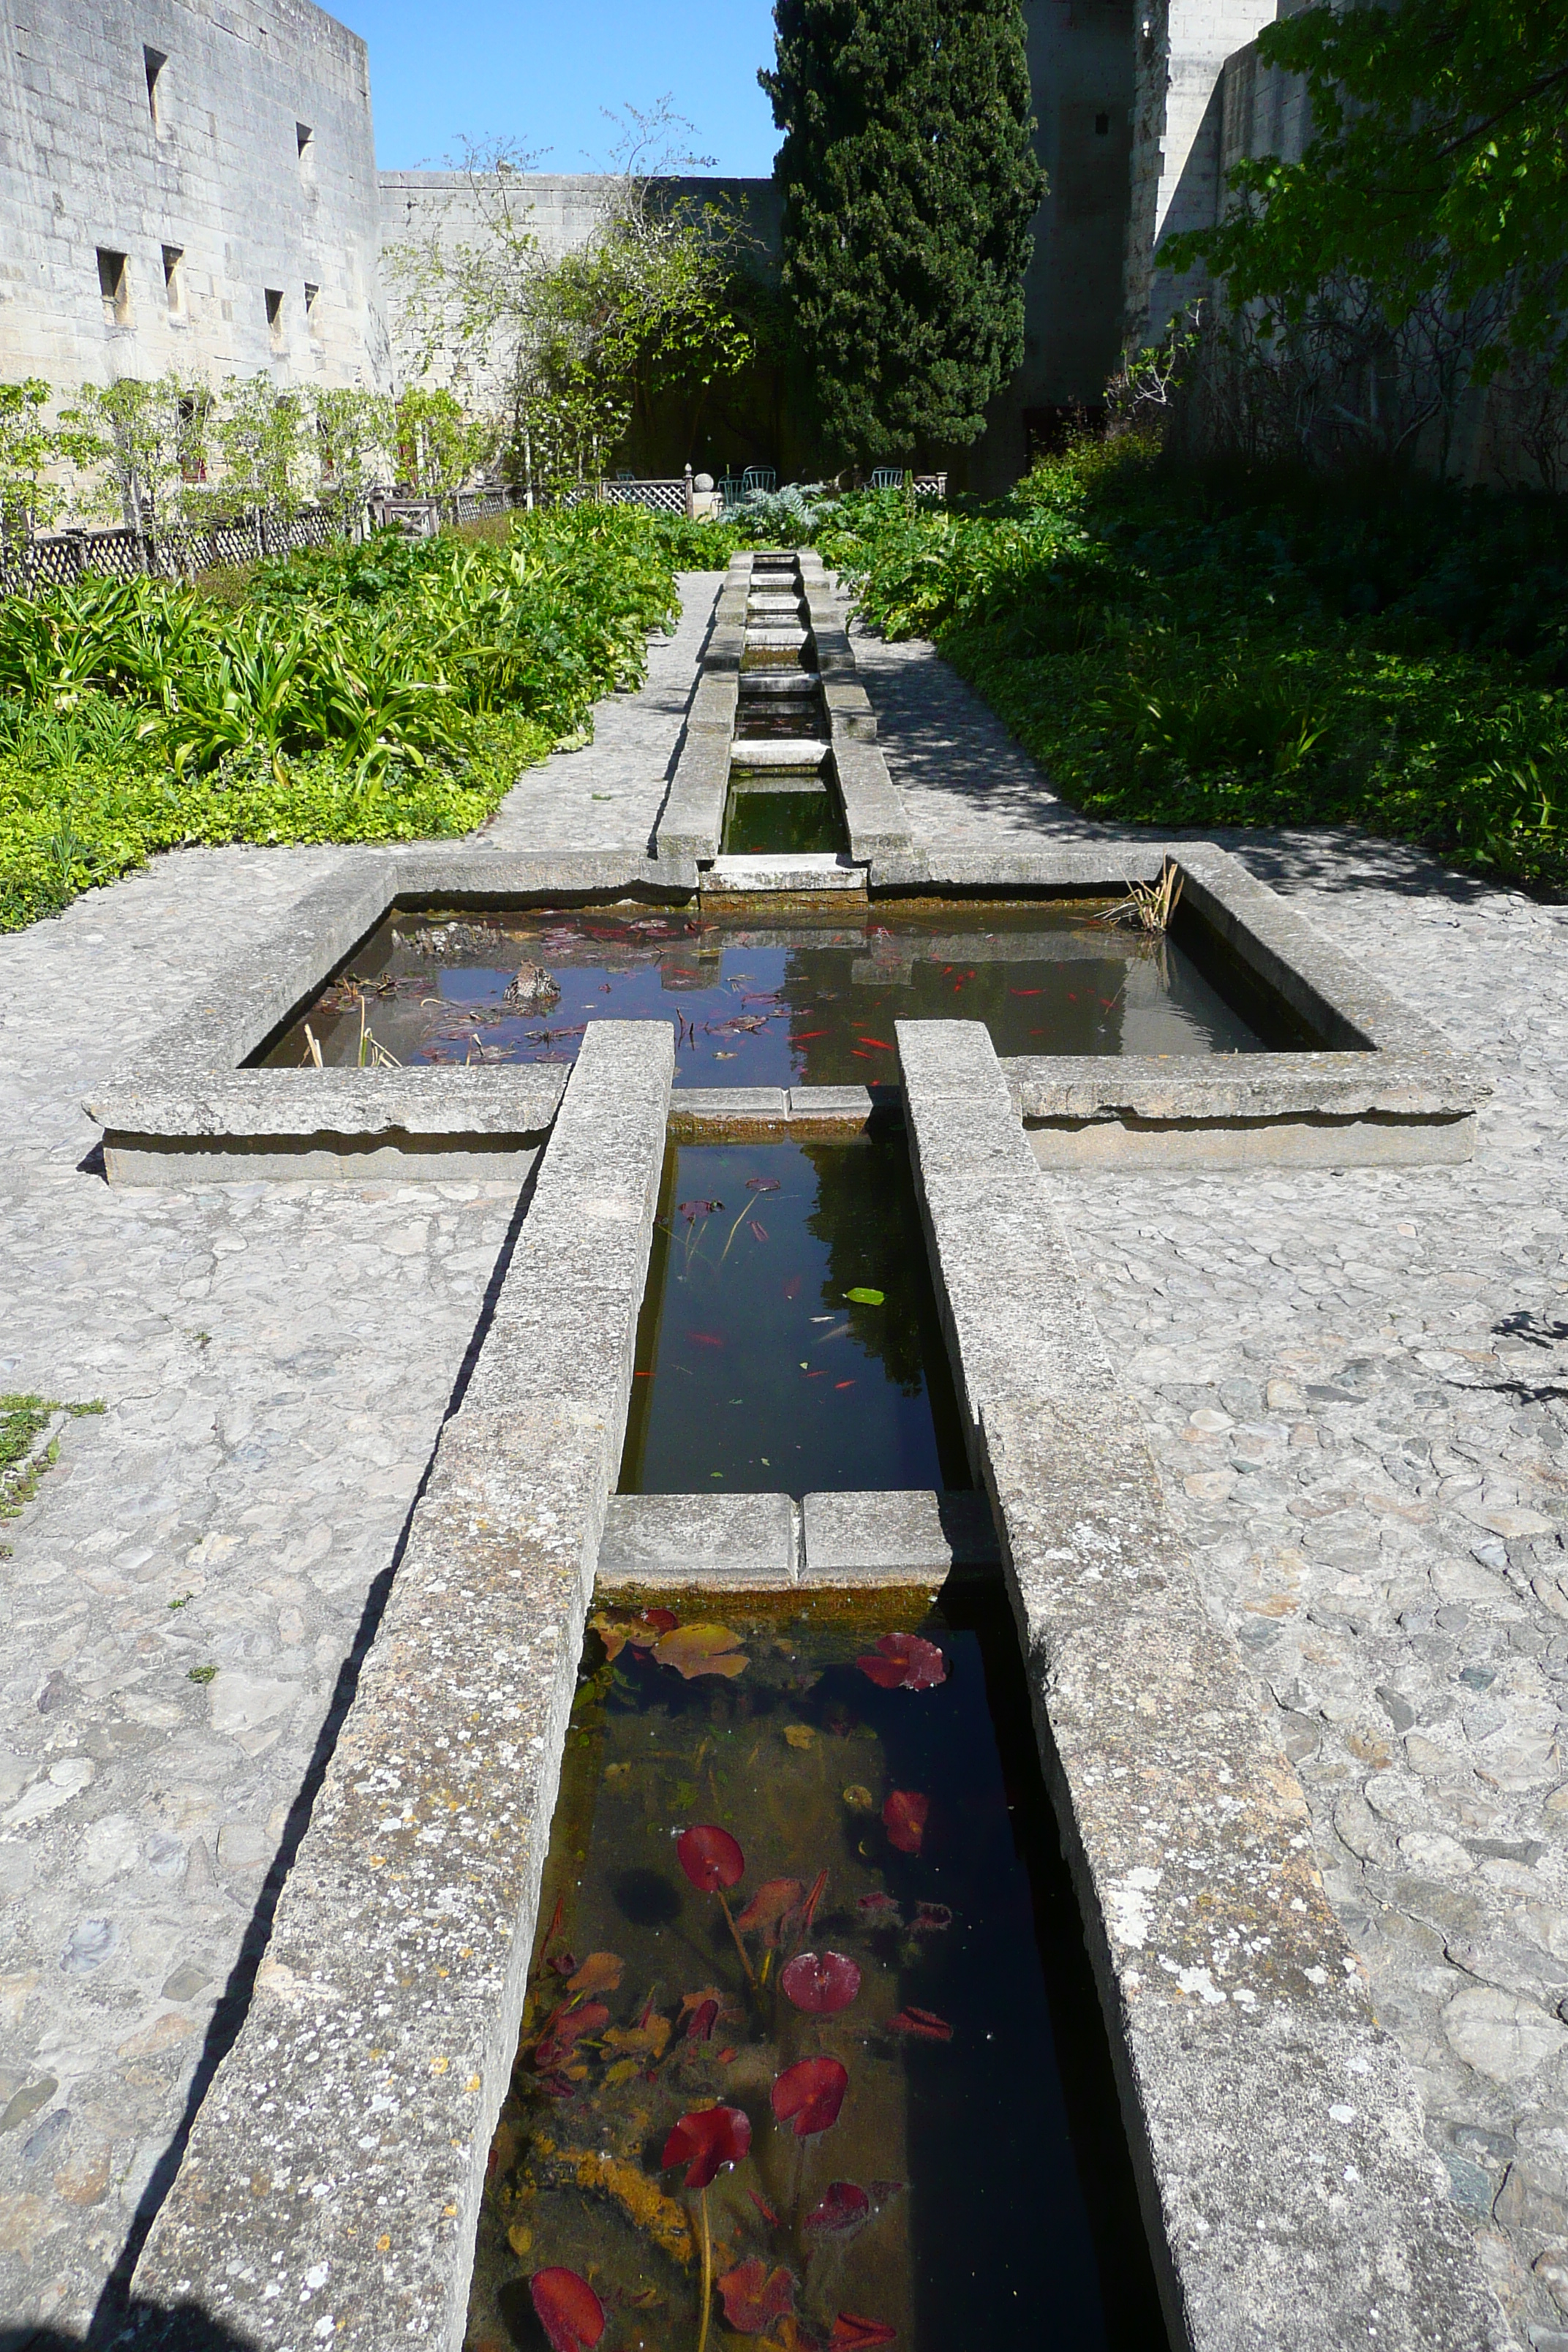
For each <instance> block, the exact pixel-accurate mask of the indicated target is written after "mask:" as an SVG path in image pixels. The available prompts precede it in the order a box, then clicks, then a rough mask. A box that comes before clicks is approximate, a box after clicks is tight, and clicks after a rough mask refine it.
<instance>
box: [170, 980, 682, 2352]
mask: <svg viewBox="0 0 1568 2352" xmlns="http://www.w3.org/2000/svg"><path fill="white" fill-rule="evenodd" d="M672 1068H673V1047H672V1045H671V1043H670V1041H669V1038H668V1033H667V1032H663V1033H661V1034H659V1035H658V1037H656V1038H651V1039H650V1037H649V1035H648V1032H647V1024H633V1023H624V1022H605V1023H602V1024H599V1025H598V1026H597V1027H596V1028H595V1031H594V1033H593V1034H592V1035H591V1036H590V1037H588V1038H587V1039H585V1040H584V1050H583V1054H582V1055H581V1057H580V1058H579V1060H578V1062H577V1064H576V1066H575V1068H574V1071H573V1074H572V1077H571V1080H570V1083H569V1085H568V1087H567V1089H566V1095H565V1099H564V1103H563V1109H562V1114H561V1117H560V1118H559V1119H558V1121H557V1123H556V1126H555V1129H554V1132H553V1134H552V1138H551V1141H550V1145H549V1148H548V1150H547V1151H546V1153H545V1157H544V1161H543V1166H542V1172H541V1175H540V1179H539V1182H538V1185H537V1187H536V1190H535V1192H534V1195H533V1198H532V1201H531V1204H530V1207H529V1211H528V1214H527V1216H526V1217H525V1218H524V1220H523V1223H522V1226H521V1232H520V1235H519V1239H518V1243H517V1245H516V1248H515V1250H514V1252H513V1255H512V1258H511V1262H510V1266H509V1267H508V1269H507V1272H506V1274H505V1276H504V1278H503V1280H502V1283H501V1285H500V1291H499V1294H498V1297H497V1299H496V1303H495V1307H494V1311H493V1314H492V1318H491V1320H490V1323H489V1329H488V1331H487V1332H486V1335H485V1338H484V1340H483V1343H482V1346H481V1348H480V1351H479V1358H478V1360H477V1363H476V1366H475V1370H474V1375H473V1378H472V1380H471V1381H470V1383H469V1386H468V1391H467V1393H466V1395H465V1397H464V1399H463V1402H462V1405H461V1407H460V1409H459V1411H458V1412H457V1413H456V1414H455V1415H454V1416H453V1418H452V1419H450V1420H449V1421H448V1422H447V1425H446V1427H445V1428H444V1430H443V1431H442V1433H441V1436H440V1440H439V1443H438V1444H437V1451H436V1456H435V1460H434V1463H433V1465H432V1468H431V1471H430V1474H429V1476H428V1480H427V1483H426V1488H425V1491H424V1493H423V1496H422V1497H421V1499H420V1501H419V1503H418V1505H417V1507H416V1510H415V1513H414V1515H413V1518H412V1521H411V1524H410V1528H409V1534H408V1539H407V1544H406V1548H405V1551H404V1554H403V1558H402V1561H401V1563H400V1565H399V1566H398V1568H397V1570H396V1574H395V1578H394V1580H393V1584H392V1590H391V1593H390V1597H389V1599H388V1601H387V1604H386V1608H385V1612H384V1616H383V1618H382V1621H381V1623H380V1626H379V1628H378V1630H377V1632H376V1633H375V1636H374V1641H373V1642H372V1643H371V1646H370V1649H369V1652H368V1654H367V1656H366V1657H365V1660H364V1663H363V1666H362V1668H361V1671H360V1675H359V1684H358V1690H357V1693H356V1695H355V1697H354V1700H353V1706H351V1708H350V1710H349V1713H348V1716H347V1718H346V1720H345V1722H344V1725H343V1727H342V1732H341V1734H340V1736H339V1738H338V1741H337V1745H336V1748H335V1749H334V1752H333V1755H332V1758H331V1762H330V1764H329V1765H328V1767H327V1771H326V1775H325V1779H324V1780H323V1783H322V1787H321V1793H320V1795H319V1796H318V1798H317V1800H316V1803H315V1806H314V1809H313V1811H312V1814H311V1818H310V1827H309V1828H308V1830H307V1832H306V1833H305V1836H304V1839H303V1841H302V1843H301V1844H300V1851H299V1854H298V1857H297V1859H296V1861H295V1864H294V1866H293V1868H292V1870H291V1871H290V1873H289V1877H288V1879H287V1881H286V1882H285V1885H284V1886H283V1889H282V1892H281V1894H280V1895H279V1901H278V1908H277V1914H276V1917H275V1920H274V1924H273V1927H272V1932H271V1937H270V1939H269V1942H268V1948H267V1952H266V1955H265V1958H264V1959H263V1960H262V1963H261V1966H260V1969H259V1970H258V1976H257V1980H256V1987H255V1991H254V1994H253V1996H252V1999H251V2002H250V2006H249V2010H248V2012H247V2016H246V2019H245V2021H244V2024H243V2025H242V2026H241V2028H240V2031H239V2033H238V2036H237V2039H236V2041H235V2042H234V2045H233V2047H232V2048H231V2049H230V2051H229V2052H228V2053H227V2055H226V2057H225V2059H224V2060H223V2062H222V2063H221V2065H220V2066H219V2067H218V2069H217V2072H216V2075H215V2077H214V2079H213V2083H212V2085H211V2087H210V2089H209V2091H208V2093H207V2095H206V2097H205V2100H204V2102H203V2104H202V2105H201V2108H200V2109H199V2111H198V2113H197V2115H196V2117H195V2123H194V2125H193V2127H192V2130H191V2135H190V2139H189V2143H188V2145H187V2147H186V2149H185V2153H184V2160H183V2162H182V2164H181V2166H180V2169H179V2172H178V2174H177V2176H176V2178H175V2180H174V2186H173V2188H172V2189H171V2190H170V2192H169V2195H168V2197H167V2198H166V2199H165V2200H164V2202H163V2207H162V2208H161V2210H160V2211H159V2212H158V2214H157V2217H156V2219H155V2220H154V2221H153V2227H152V2230H151V2232H150V2234H149V2237H148V2240H147V2242H146V2246H145V2248H144V2250H143V2252H142V2257H141V2261H140V2263H139V2264H138V2266H137V2270H136V2273H135V2279H134V2283H133V2303H134V2306H135V2308H136V2310H137V2311H138V2314H139V2318H138V2320H137V2321H134V2322H133V2323H132V2331H131V2339H130V2340H132V2341H134V2342H136V2343H137V2344H141V2345H145V2344H147V2343H149V2342H153V2343H163V2344H169V2345H173V2344H174V2343H185V2344H188V2343H190V2342H191V2341H193V2340H200V2341H203V2342H207V2341H211V2340H213V2336H212V2335H211V2334H210V2333H204V2332H202V2331H203V2330H204V2329H205V2330H207V2331H212V2330H216V2329H218V2328H224V2329H226V2330H228V2331H229V2333H228V2335H227V2336H226V2337H225V2338H224V2340H225V2341H232V2342H234V2343H236V2344H237V2345H247V2346H255V2347H264V2352H312V2347H315V2346H317V2345H319V2344H321V2343H323V2342H328V2341H330V2342H331V2343H333V2344H335V2345H341V2346H342V2347H345V2352H348V2348H349V2347H352V2352H404V2347H408V2346H416V2345H426V2346H430V2347H440V2352H458V2347H460V2346H461V2343H462V2340H463V2334H464V2327H465V2321H466V2316H467V2308H468V2281H469V2277H470V2274H471V2271H472V2263H473V2247H474V2237H475V2231H476V2229H477V2226H478V2220H479V2202H480V2198H481V2195H482V2191H483V2187H484V2179H485V2168H486V2159H487V2157H488V2155H489V2147H490V2142H491V2138H492V2137H493V2134H494V2130H495V2124H496V2118H497V2116H498V2115H499V2113H500V2105H501V2100H502V2097H503V2096H504V2094H505V2091H506V2086H507V2084H508V2081H509V2080H510V2074H511V2068H512V2063H513V2060H514V2058H515V2055H516V2047H517V2036H518V2032H519V2027H520V2023H521V2014H522V2003H523V1995H524V1990H525V1983H526V1976H527V1969H528V1962H529V1957H530V1953H531V1947H532V1941H533V1932H534V1926H535V1916H536V1912H537V1908H538V1895H539V1882H540V1874H541V1871H542V1867H543V1862H544V1855H545V1851H546V1847H547V1843H548V1840H549V1834H550V1822H551V1815H552V1811H553V1808H554V1803H555V1796H556V1790H557V1787H558V1784H559V1777H560V1761H561V1756H562V1751H563V1744H564V1739H565V1733H566V1725H567V1717H568V1711H569V1708H570V1705H571V1700H572V1694H573V1690H574V1685H575V1679H576V1673H577V1666H578V1661H579V1657H580V1654H581V1648H582V1638H583V1623H584V1612H585V1605H586V1601H587V1598H588V1594H589V1591H590V1590H591V1586H592V1580H593V1570H594V1560H595V1553H596V1551H597V1548H598V1542H599V1536H600V1530H601V1528H602V1525H603V1521H604V1516H605V1503H606V1500H607V1497H608V1494H609V1490H610V1487H611V1486H612V1485H613V1483H614V1480H615V1476H616V1468H617V1465H618V1463H619V1458H620V1449H621V1444H622V1438H623V1433H624V1430H625V1423H626V1398H627V1392H628V1391H629V1389H630V1385H631V1372H632V1360H633V1350H634V1347H635V1341H636V1334H637V1314H638V1309H639V1307H640V1305H641V1301H642V1294H643V1287H644V1284H645V1281H646V1278H647V1260H648V1251H649V1244H650V1242H651V1238H652V1232H653V1219H654V1214H655V1209H656V1203H657V1198H658V1178H659V1170H660V1166H661V1163H662V1160H663V1156H664V1130H665V1119H666V1113H667V1107H668V1094H669V1084H670V1077H671V1073H672ZM195 2315H199V2318H200V2322H201V2326H200V2327H196V2326H193V2319H194V2318H195Z"/></svg>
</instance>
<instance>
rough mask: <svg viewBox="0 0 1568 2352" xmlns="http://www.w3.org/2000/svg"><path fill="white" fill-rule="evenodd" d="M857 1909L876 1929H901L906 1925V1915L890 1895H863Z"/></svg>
mask: <svg viewBox="0 0 1568 2352" xmlns="http://www.w3.org/2000/svg"><path fill="white" fill-rule="evenodd" d="M855 1908H856V1910H857V1911H858V1913H859V1914H860V1916H861V1917H862V1919H868V1920H869V1921H870V1923H871V1925H872V1926H873V1927H902V1926H903V1924H904V1915H903V1913H902V1912H901V1911H900V1908H899V1906H898V1905H897V1904H896V1903H895V1902H894V1900H893V1898H892V1896H891V1895H883V1894H880V1893H879V1894H876V1895H862V1896H861V1897H860V1900H859V1902H858V1903H857V1905H856V1906H855Z"/></svg>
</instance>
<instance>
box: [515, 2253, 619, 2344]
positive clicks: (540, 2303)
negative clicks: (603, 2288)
mask: <svg viewBox="0 0 1568 2352" xmlns="http://www.w3.org/2000/svg"><path fill="white" fill-rule="evenodd" d="M528 2292H529V2296H530V2299H531V2302H532V2305H533V2308H534V2310H535V2311H536V2312H537V2313H538V2315H539V2324H540V2326H542V2328H543V2330H544V2333H545V2334H546V2336H548V2337H549V2338H550V2343H551V2352H592V2347H594V2346H595V2344H597V2342H598V2341H599V2338H600V2336H603V2334H604V2332H605V2306H604V2305H603V2304H602V2303H601V2302H600V2301H599V2298H598V2296H597V2295H596V2294H595V2293H594V2290H593V2288H592V2287H591V2286H590V2285H589V2284H588V2282H587V2280H586V2279H585V2278H579V2277H578V2275H577V2273H576V2272H575V2271H568V2270H548V2271H535V2272H534V2273H533V2276H532V2277H531V2279H530V2280H529V2282H528Z"/></svg>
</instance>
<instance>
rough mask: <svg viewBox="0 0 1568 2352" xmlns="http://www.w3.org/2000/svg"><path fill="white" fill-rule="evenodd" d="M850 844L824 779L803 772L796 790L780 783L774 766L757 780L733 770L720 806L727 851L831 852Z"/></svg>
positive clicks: (746, 853)
mask: <svg viewBox="0 0 1568 2352" xmlns="http://www.w3.org/2000/svg"><path fill="white" fill-rule="evenodd" d="M848 846H849V839H848V835H847V833H846V832H845V830H844V818H843V815H842V814H841V812H840V809H839V805H838V796H837V793H832V792H829V791H828V789H827V787H826V785H825V784H819V783H814V782H810V781H809V780H808V779H807V778H806V777H804V776H803V777H801V778H800V779H799V781H798V782H797V784H796V786H795V790H794V791H786V790H784V788H783V782H782V779H781V778H780V777H779V774H778V771H777V770H776V769H773V770H764V771H763V772H762V777H761V779H760V780H759V781H756V782H753V780H752V778H750V777H748V775H747V774H746V772H744V771H743V770H739V771H737V770H731V776H730V799H729V804H728V806H727V808H726V809H725V812H724V854H725V856H728V857H763V856H784V855H793V856H797V857H798V856H825V857H826V856H833V855H834V854H835V853H836V852H837V851H838V850H841V849H847V848H848Z"/></svg>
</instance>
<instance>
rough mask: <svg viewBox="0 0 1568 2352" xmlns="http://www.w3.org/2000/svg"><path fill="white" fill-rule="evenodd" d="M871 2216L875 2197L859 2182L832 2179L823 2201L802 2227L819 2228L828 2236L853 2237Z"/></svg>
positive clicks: (810, 2213)
mask: <svg viewBox="0 0 1568 2352" xmlns="http://www.w3.org/2000/svg"><path fill="white" fill-rule="evenodd" d="M870 2216H871V2200H870V2199H869V2198H868V2196H867V2194H866V2191H865V2190H864V2189H862V2188H861V2187H860V2186H859V2185H858V2182H856V2181H853V2180H830V2181H829V2182H828V2184H827V2189H826V2194H825V2196H824V2197H823V2199H822V2201H821V2203H820V2204H818V2205H816V2206H815V2207H814V2208H813V2210H811V2211H810V2212H809V2213H808V2214H807V2215H806V2217H805V2221H803V2222H802V2223H801V2228H802V2229H803V2230H818V2231H821V2232H822V2233H823V2235H824V2236H825V2237H829V2238H849V2237H853V2235H854V2234H855V2231H857V2230H858V2229H860V2228H862V2227H863V2226H864V2224H865V2223H866V2222H867V2221H869V2219H870Z"/></svg>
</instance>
